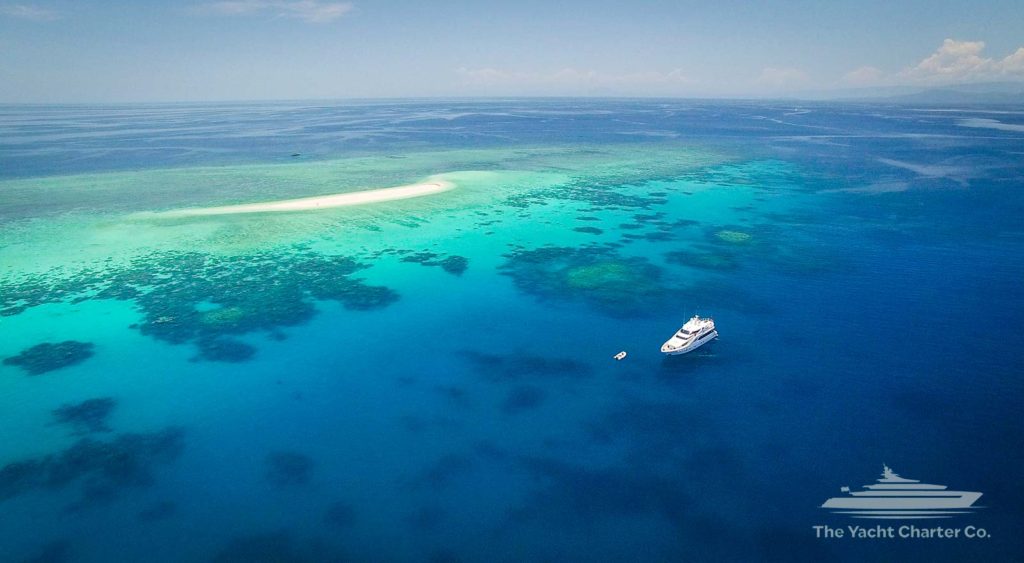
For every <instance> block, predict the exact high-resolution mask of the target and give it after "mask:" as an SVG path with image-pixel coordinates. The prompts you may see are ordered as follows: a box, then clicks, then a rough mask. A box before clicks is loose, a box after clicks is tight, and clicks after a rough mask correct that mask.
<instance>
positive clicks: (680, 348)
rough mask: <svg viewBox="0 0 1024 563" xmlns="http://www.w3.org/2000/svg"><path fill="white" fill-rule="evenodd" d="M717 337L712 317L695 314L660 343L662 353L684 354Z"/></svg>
mask: <svg viewBox="0 0 1024 563" xmlns="http://www.w3.org/2000/svg"><path fill="white" fill-rule="evenodd" d="M716 338H718V331H717V330H715V321H714V319H702V318H700V317H699V316H697V315H694V317H693V318H692V319H690V320H688V321H686V324H684V325H683V328H681V329H679V330H678V331H677V332H676V333H675V334H673V335H672V338H669V339H668V340H666V341H665V343H664V344H662V345H661V351H662V353H665V354H669V355H676V354H685V353H687V352H692V351H694V350H696V349H697V348H700V347H701V346H703V345H705V344H707V343H708V342H711V341H712V340H714V339H716Z"/></svg>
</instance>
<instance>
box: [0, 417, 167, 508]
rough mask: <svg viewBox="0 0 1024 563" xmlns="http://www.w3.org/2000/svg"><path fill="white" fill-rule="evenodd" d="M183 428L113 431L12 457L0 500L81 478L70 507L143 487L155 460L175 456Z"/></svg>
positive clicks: (1, 477) (0, 481) (2, 475)
mask: <svg viewBox="0 0 1024 563" xmlns="http://www.w3.org/2000/svg"><path fill="white" fill-rule="evenodd" d="M183 436H184V432H183V431H182V430H181V429H180V428H176V427H171V428H167V429H164V430H161V431H158V432H152V433H148V434H134V433H125V434H118V435H117V436H115V437H114V438H113V439H112V440H109V441H100V440H95V439H93V438H82V439H80V440H78V441H77V442H75V443H74V444H72V445H71V446H70V447H68V448H67V449H65V450H63V451H61V452H58V453H56V454H51V455H46V456H43V457H39V458H31V459H26V460H22V461H15V462H12V463H9V464H7V465H6V466H4V467H3V468H2V469H0V501H4V500H7V499H10V498H12V497H15V496H17V495H20V494H23V493H26V492H28V491H31V490H35V489H46V490H58V489H63V488H64V487H67V486H69V485H71V484H73V483H76V482H81V483H83V492H84V494H83V499H82V501H80V502H79V503H76V505H75V507H76V508H78V507H81V506H82V505H86V504H90V503H92V502H95V501H97V500H100V498H101V497H105V498H111V497H113V496H116V495H117V494H118V493H119V492H120V491H122V490H125V489H131V488H138V487H147V486H149V485H151V484H153V482H154V479H155V477H154V471H155V469H156V467H157V466H158V465H161V464H167V463H170V462H172V461H174V460H176V459H177V458H178V456H179V455H180V454H181V451H182V448H183V447H184V439H183Z"/></svg>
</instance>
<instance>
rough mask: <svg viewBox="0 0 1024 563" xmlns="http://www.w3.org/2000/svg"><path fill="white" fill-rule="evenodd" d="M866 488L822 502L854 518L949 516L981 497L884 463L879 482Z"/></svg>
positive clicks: (847, 490)
mask: <svg viewBox="0 0 1024 563" xmlns="http://www.w3.org/2000/svg"><path fill="white" fill-rule="evenodd" d="M863 488H864V489H867V490H865V491H854V492H850V488H849V487H843V488H842V489H841V490H842V492H844V493H846V494H847V496H840V497H834V498H830V499H828V500H827V501H825V504H823V505H821V507H822V508H829V509H832V510H833V511H835V512H837V513H839V514H849V515H851V516H853V517H854V518H949V517H950V516H951V515H953V514H958V513H960V512H964V509H968V508H971V505H973V504H974V502H975V501H977V500H978V499H979V498H980V497H981V493H978V492H973V491H949V490H946V486H945V485H929V484H927V483H922V482H920V481H918V480H916V479H905V478H903V477H900V476H899V475H897V474H896V473H895V472H894V471H893V470H892V469H889V466H887V465H883V466H882V478H881V479H879V480H878V483H877V484H874V485H864V487H863Z"/></svg>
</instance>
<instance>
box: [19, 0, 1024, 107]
mask: <svg viewBox="0 0 1024 563" xmlns="http://www.w3.org/2000/svg"><path fill="white" fill-rule="evenodd" d="M1021 22H1024V2H1021V1H1020V0H1015V1H987V2H967V1H961V2H944V1H942V0H933V1H919V0H904V1H898V2H894V1H892V0H887V1H876V0H858V1H844V0H837V1H830V2H821V1H813V2H812V1H797V2H785V3H783V2H777V3H761V4H754V3H751V2H734V1H731V0H719V1H715V2H690V1H686V0H679V1H664V2H658V1H646V2H645V1H636V2H622V1H618V2H601V1H590V2H578V1H574V0H562V1H561V2H554V1H551V0H545V1H533V0H519V1H516V2H504V3H496V2H495V3H491V2H479V1H477V2H470V1H446V0H437V1H422V0H421V1H411V0H374V1H370V0H365V1H360V0H353V1H352V2H336V1H332V0H231V1H216V0H212V1H202V0H200V1H195V2H189V1H188V0H185V1H183V2H155V1H147V0H137V1H131V2H129V1H110V2H103V1H93V2H90V1H87V0H82V1H77V2H71V1H60V0H52V1H46V0H24V1H20V0H19V1H15V2H8V1H6V0H0V101H4V102H57V101H72V102H73V101H88V102H94V101H95V102H117V101H173V100H183V101H184V100H247V99H294V98H343V97H406V96H508V95H640V96H644V95H647V96H775V95H784V94H787V93H791V92H799V91H806V90H821V89H842V88H856V87H873V86H889V85H943V84H954V83H962V82H984V81H1007V80H1014V81H1016V80H1022V79H1024V25H1022V23H1021Z"/></svg>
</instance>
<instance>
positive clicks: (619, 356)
mask: <svg viewBox="0 0 1024 563" xmlns="http://www.w3.org/2000/svg"><path fill="white" fill-rule="evenodd" d="M612 357H613V358H615V359H616V360H624V359H626V351H625V350H623V351H621V352H619V353H618V354H615V355H614V356H612Z"/></svg>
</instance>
